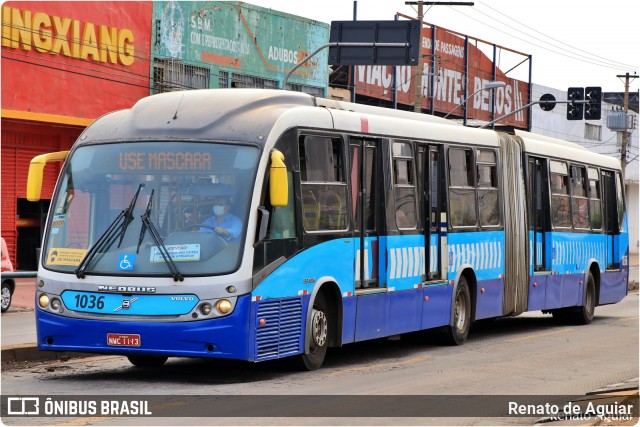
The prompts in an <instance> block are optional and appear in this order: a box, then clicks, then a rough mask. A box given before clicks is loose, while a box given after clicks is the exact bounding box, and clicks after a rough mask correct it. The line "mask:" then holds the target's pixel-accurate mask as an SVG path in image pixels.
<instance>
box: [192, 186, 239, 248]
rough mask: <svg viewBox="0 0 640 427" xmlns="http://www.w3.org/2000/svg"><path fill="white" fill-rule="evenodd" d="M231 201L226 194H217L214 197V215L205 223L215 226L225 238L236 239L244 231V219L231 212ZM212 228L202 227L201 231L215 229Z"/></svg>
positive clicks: (214, 228) (216, 230)
mask: <svg viewBox="0 0 640 427" xmlns="http://www.w3.org/2000/svg"><path fill="white" fill-rule="evenodd" d="M229 209H231V201H230V200H229V197H226V196H216V197H215V198H214V199H213V215H211V216H210V217H209V218H208V219H206V220H205V221H204V222H203V224H204V225H208V226H210V227H213V230H215V232H216V233H217V234H218V235H219V236H220V237H222V238H223V239H224V240H226V241H229V240H235V239H239V238H240V234H241V233H242V221H240V219H239V218H238V217H237V216H235V215H233V214H232V213H230V212H229ZM213 230H212V229H210V228H200V231H208V232H212V231H213Z"/></svg>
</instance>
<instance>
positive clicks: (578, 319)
mask: <svg viewBox="0 0 640 427" xmlns="http://www.w3.org/2000/svg"><path fill="white" fill-rule="evenodd" d="M595 309H596V281H595V280H594V278H593V276H592V275H591V273H588V274H587V277H586V279H585V290H584V299H583V301H582V305H581V306H579V307H568V308H562V309H559V310H554V311H552V312H551V313H552V314H553V320H554V321H555V322H556V323H559V324H566V323H569V324H572V325H588V324H589V323H591V322H592V321H593V314H594V313H595Z"/></svg>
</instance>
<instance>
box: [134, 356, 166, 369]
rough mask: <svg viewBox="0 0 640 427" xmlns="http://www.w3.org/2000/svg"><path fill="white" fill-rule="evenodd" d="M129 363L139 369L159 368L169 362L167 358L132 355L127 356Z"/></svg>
mask: <svg viewBox="0 0 640 427" xmlns="http://www.w3.org/2000/svg"><path fill="white" fill-rule="evenodd" d="M127 359H129V362H131V364H132V365H134V366H136V367H138V368H157V367H158V366H162V365H164V362H166V361H167V359H168V357H167V356H147V355H144V356H143V355H130V356H127Z"/></svg>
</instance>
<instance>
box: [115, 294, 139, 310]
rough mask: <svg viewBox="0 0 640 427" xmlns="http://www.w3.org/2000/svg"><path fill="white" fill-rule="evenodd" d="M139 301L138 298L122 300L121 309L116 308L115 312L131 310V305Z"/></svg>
mask: <svg viewBox="0 0 640 427" xmlns="http://www.w3.org/2000/svg"><path fill="white" fill-rule="evenodd" d="M137 300H138V298H137V297H136V298H131V299H123V300H122V304H120V306H119V307H116V309H115V310H113V311H114V312H116V311H120V310H129V309H130V308H131V304H133V303H134V302H136V301H137Z"/></svg>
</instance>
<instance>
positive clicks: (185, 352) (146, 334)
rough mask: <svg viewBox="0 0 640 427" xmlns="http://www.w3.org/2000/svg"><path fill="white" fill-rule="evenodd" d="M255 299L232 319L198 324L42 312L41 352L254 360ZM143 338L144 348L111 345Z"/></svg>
mask: <svg viewBox="0 0 640 427" xmlns="http://www.w3.org/2000/svg"><path fill="white" fill-rule="evenodd" d="M250 304H251V298H250V296H248V295H247V296H243V297H240V298H238V301H237V304H236V308H235V310H234V311H233V313H232V314H231V315H229V316H226V317H221V318H217V319H211V320H200V321H193V322H173V323H172V322H124V321H118V320H117V319H114V320H89V319H79V318H69V317H63V316H56V315H53V314H50V313H46V312H43V311H41V310H39V309H36V325H37V332H38V349H39V350H52V351H80V352H89V353H101V354H157V355H167V356H185V357H214V358H225V359H241V360H251V357H250V356H249V352H248V347H249V346H248V343H247V341H248V339H243V338H242V337H247V338H248V337H249V336H250V333H249V322H248V321H247V320H248V318H249V312H250ZM114 333H115V334H136V335H140V342H141V345H140V347H113V346H109V345H107V335H108V334H114Z"/></svg>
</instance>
